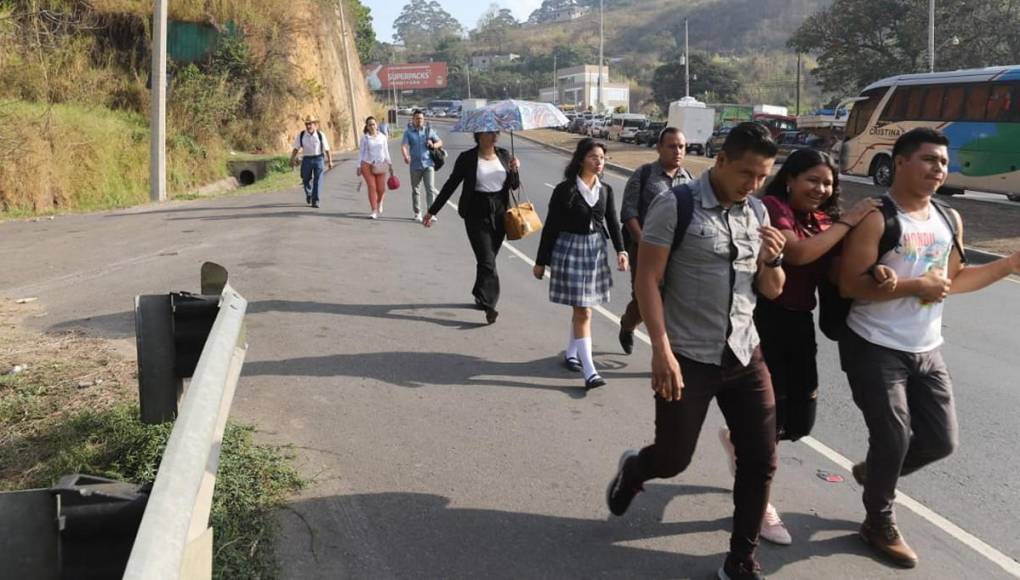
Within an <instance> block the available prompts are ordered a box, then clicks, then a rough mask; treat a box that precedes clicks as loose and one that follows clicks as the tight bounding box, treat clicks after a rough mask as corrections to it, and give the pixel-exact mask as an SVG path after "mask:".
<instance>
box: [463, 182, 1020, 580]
mask: <svg viewBox="0 0 1020 580" xmlns="http://www.w3.org/2000/svg"><path fill="white" fill-rule="evenodd" d="M546 185H548V184H546ZM450 205H453V204H452V203H451V204H450ZM453 207H454V209H457V206H455V205H454V206H453ZM503 247H505V248H506V249H507V250H509V251H510V252H511V253H512V254H514V255H515V256H517V257H518V258H520V259H521V260H523V261H524V262H525V263H526V264H528V265H529V266H534V265H535V262H534V260H532V259H531V258H529V257H528V256H527V255H526V254H525V253H524V252H522V251H520V250H518V249H517V248H515V247H513V246H511V245H510V244H509V243H507V242H503ZM545 277H546V278H548V277H549V272H548V270H547V271H546V273H545ZM1010 281H1011V282H1016V280H1010ZM1017 283H1018V284H1020V282H1017ZM594 310H595V311H597V312H598V313H599V314H601V315H603V316H605V317H606V318H608V319H609V320H611V321H612V322H613V323H614V324H617V325H619V324H620V318H619V317H618V316H616V315H615V314H613V313H612V312H610V311H608V310H606V309H605V308H603V307H602V306H595V307H594ZM634 336H636V337H638V338H639V339H640V340H641V342H643V343H645V344H647V345H649V346H651V344H652V341H651V340H650V339H649V338H648V335H647V334H645V333H643V332H641V331H640V330H635V331H634ZM801 441H803V442H804V443H805V444H806V445H807V446H808V447H810V448H811V449H814V450H815V451H817V452H818V453H820V454H821V455H823V456H824V457H826V458H828V459H829V460H830V461H832V462H833V463H835V464H836V465H838V466H840V467H842V468H843V469H845V470H847V471H848V472H849V471H850V468H851V467H853V465H854V464H853V462H852V461H850V460H849V459H847V458H846V457H843V456H842V455H840V454H839V452H837V451H836V450H834V449H832V448H831V447H829V446H828V445H825V444H824V443H822V442H821V441H818V440H817V439H815V438H813V437H810V436H808V437H803V438H801ZM896 502H897V503H899V504H900V505H902V506H903V507H905V508H907V509H908V510H910V511H912V512H914V513H915V514H917V515H918V516H920V517H921V519H924V520H927V521H928V522H929V523H930V524H932V525H934V526H935V527H937V528H939V529H941V530H942V531H943V532H945V533H947V534H949V535H950V536H952V537H953V538H955V539H956V540H958V541H959V542H960V543H961V544H963V545H965V546H967V547H969V548H970V549H972V550H974V551H975V552H977V553H978V554H980V555H982V556H984V557H985V558H987V559H988V560H989V561H991V562H992V563H993V564H996V565H997V566H999V567H1000V568H1002V569H1003V570H1005V571H1006V572H1008V573H1009V574H1012V575H1013V576H1015V577H1017V578H1020V563H1018V562H1016V561H1015V560H1013V559H1012V558H1010V557H1009V556H1006V555H1005V554H1003V553H1002V552H1000V551H998V550H996V549H995V548H993V547H991V546H989V545H988V544H986V543H984V542H983V541H981V540H980V539H979V538H978V537H977V536H974V535H973V534H971V533H970V532H968V531H966V530H964V529H963V528H961V527H960V526H957V525H956V524H954V523H953V522H951V521H949V520H947V519H946V518H944V517H942V516H940V515H939V514H937V513H936V512H935V511H933V510H931V509H928V508H927V507H925V506H924V505H923V504H921V502H919V501H917V500H915V499H914V498H912V497H910V496H909V495H907V494H905V493H903V492H902V491H899V490H896Z"/></svg>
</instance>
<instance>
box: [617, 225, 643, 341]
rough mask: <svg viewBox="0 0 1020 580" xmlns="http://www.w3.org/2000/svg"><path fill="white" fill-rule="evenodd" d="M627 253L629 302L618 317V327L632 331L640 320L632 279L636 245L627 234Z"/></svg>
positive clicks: (634, 269)
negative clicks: (628, 263) (628, 261)
mask: <svg viewBox="0 0 1020 580" xmlns="http://www.w3.org/2000/svg"><path fill="white" fill-rule="evenodd" d="M627 255H628V258H629V259H630V302H628V303H627V310H625V311H624V312H623V316H621V317H620V328H622V329H623V330H627V331H633V330H634V329H635V328H637V327H638V325H639V324H641V322H642V318H641V309H640V308H638V301H637V295H636V294H634V290H635V289H636V288H635V285H634V280H636V278H637V257H638V245H637V244H635V243H634V242H632V241H630V237H629V236H628V243H627Z"/></svg>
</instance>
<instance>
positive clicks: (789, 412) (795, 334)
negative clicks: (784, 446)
mask: <svg viewBox="0 0 1020 580" xmlns="http://www.w3.org/2000/svg"><path fill="white" fill-rule="evenodd" d="M754 324H755V326H756V327H757V328H758V335H759V336H760V337H761V352H762V354H763V355H765V364H767V365H768V367H769V373H770V374H771V375H772V388H773V390H775V393H776V434H777V435H778V436H779V439H786V440H789V441H796V440H798V439H800V438H801V437H804V436H806V435H810V434H811V429H812V428H813V427H814V426H815V415H816V413H817V409H818V363H817V361H816V359H817V356H818V343H817V342H816V341H815V321H814V317H813V316H812V315H811V313H810V312H797V311H794V310H787V309H786V308H783V307H782V306H780V305H778V304H776V303H775V302H772V301H770V300H766V299H765V298H762V297H760V296H759V297H758V306H757V307H756V308H755V310H754Z"/></svg>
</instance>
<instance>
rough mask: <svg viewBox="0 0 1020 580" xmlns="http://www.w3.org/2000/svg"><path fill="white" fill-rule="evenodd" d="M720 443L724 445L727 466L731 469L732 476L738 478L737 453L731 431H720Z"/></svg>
mask: <svg viewBox="0 0 1020 580" xmlns="http://www.w3.org/2000/svg"><path fill="white" fill-rule="evenodd" d="M719 443H721V444H722V447H723V451H725V452H726V466H727V467H729V468H730V475H731V476H733V477H736V476H737V452H736V450H735V449H734V448H733V442H732V441H730V430H729V429H727V428H726V427H723V428H721V429H719Z"/></svg>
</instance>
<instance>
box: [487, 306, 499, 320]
mask: <svg viewBox="0 0 1020 580" xmlns="http://www.w3.org/2000/svg"><path fill="white" fill-rule="evenodd" d="M498 317H499V312H498V311H497V310H496V309H495V308H487V309H486V310H485V322H486V323H488V324H495V323H496V318H498Z"/></svg>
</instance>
